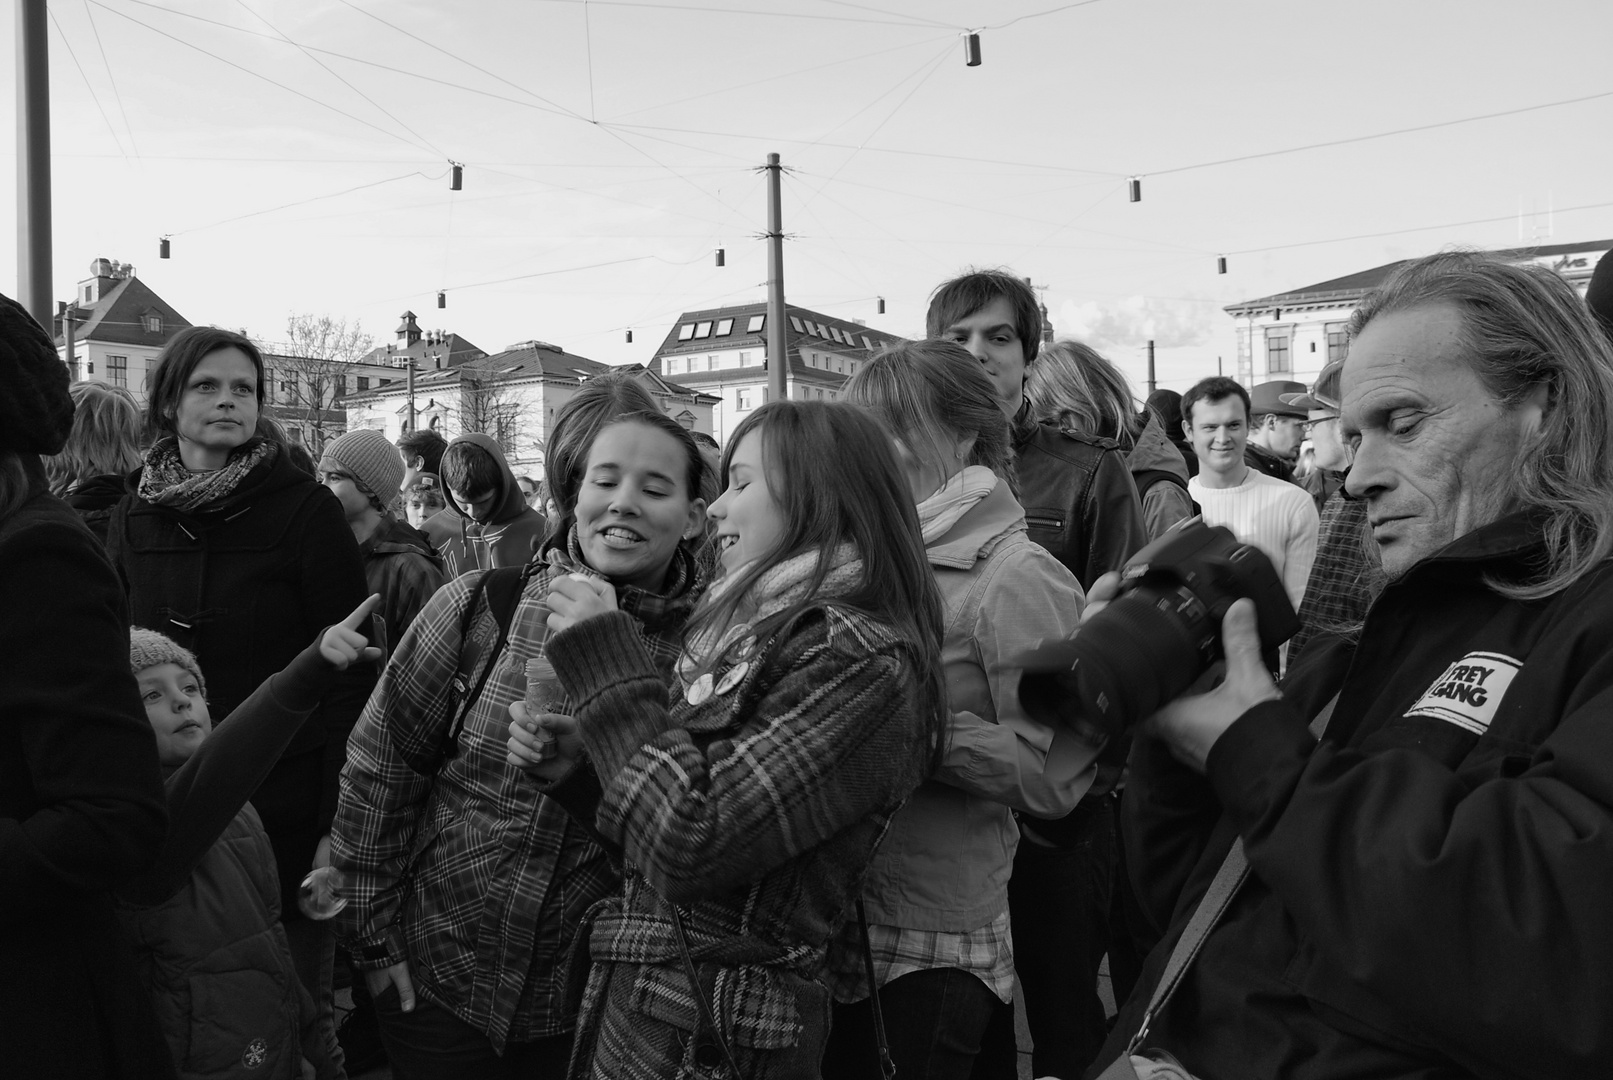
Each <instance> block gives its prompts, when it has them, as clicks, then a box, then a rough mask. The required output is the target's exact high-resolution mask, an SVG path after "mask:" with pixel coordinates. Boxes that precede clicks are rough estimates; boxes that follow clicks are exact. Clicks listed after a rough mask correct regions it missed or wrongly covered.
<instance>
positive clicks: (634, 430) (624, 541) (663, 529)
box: [576, 423, 706, 591]
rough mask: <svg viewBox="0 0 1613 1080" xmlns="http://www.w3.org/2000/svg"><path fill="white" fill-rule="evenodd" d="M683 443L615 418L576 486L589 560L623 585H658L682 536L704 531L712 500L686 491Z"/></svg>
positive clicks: (596, 441)
mask: <svg viewBox="0 0 1613 1080" xmlns="http://www.w3.org/2000/svg"><path fill="white" fill-rule="evenodd" d="M687 461H688V458H687V457H686V456H685V451H684V448H683V446H681V445H680V444H679V443H678V440H676V439H674V438H673V437H672V436H671V435H669V434H668V433H667V432H665V431H661V430H658V429H657V428H653V427H651V426H650V425H648V424H640V423H621V424H611V425H610V426H609V427H607V428H605V429H604V430H602V431H601V432H600V433H599V435H598V436H597V437H596V438H595V439H594V444H593V446H591V447H589V449H588V461H587V464H586V465H585V466H584V467H583V478H582V487H581V488H580V489H579V490H578V492H577V510H576V516H577V539H578V541H579V542H580V543H581V545H582V553H583V559H584V561H586V562H587V563H588V565H589V566H591V567H593V568H594V569H595V570H598V571H599V572H600V573H601V574H604V575H605V576H606V577H608V578H610V579H611V580H612V581H614V582H616V583H618V584H626V585H637V586H639V587H641V588H645V589H649V590H651V591H659V590H660V588H661V586H662V585H663V584H664V583H665V581H666V575H667V570H668V569H669V568H670V567H671V566H672V559H673V556H674V554H675V553H676V551H677V547H678V542H679V541H680V540H684V539H689V538H692V537H694V536H696V535H698V534H699V532H700V529H701V523H702V522H703V521H704V519H705V511H706V504H705V503H704V502H702V501H701V500H700V499H698V498H695V497H693V492H691V491H689V490H688V486H687V483H688V465H687Z"/></svg>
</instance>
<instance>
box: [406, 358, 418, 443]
mask: <svg viewBox="0 0 1613 1080" xmlns="http://www.w3.org/2000/svg"><path fill="white" fill-rule="evenodd" d="M418 422H419V421H418V420H417V419H416V418H415V413H414V357H412V356H411V357H409V426H408V428H407V429H406V430H408V431H413V430H414V429H415V425H416V424H417V423H418Z"/></svg>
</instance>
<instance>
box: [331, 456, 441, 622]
mask: <svg viewBox="0 0 1613 1080" xmlns="http://www.w3.org/2000/svg"><path fill="white" fill-rule="evenodd" d="M403 472H404V470H403V462H402V461H401V460H400V459H399V458H398V452H397V450H396V449H395V448H394V447H393V445H392V444H391V443H390V442H388V441H387V438H386V436H385V435H383V434H381V433H380V432H379V431H375V430H373V429H370V428H359V429H357V430H355V431H349V432H348V433H347V434H346V435H343V436H342V437H341V438H339V439H336V440H335V441H334V442H332V443H330V444H329V445H328V446H326V447H325V456H324V457H323V458H321V459H320V461H319V482H320V483H321V484H324V485H325V486H326V487H328V488H330V490H331V493H332V494H334V495H335V496H336V498H337V500H338V501H340V502H341V504H342V511H343V512H344V513H345V514H346V515H347V524H348V525H349V526H350V527H351V528H352V530H353V538H354V539H356V540H357V541H358V550H359V554H360V555H362V556H363V557H364V578H365V580H366V581H367V582H368V584H369V587H370V592H372V593H380V594H381V607H380V612H379V614H380V615H381V618H382V620H383V621H384V622H385V623H386V640H387V643H388V644H389V645H396V644H397V643H398V642H399V641H401V640H402V639H403V633H404V631H406V630H408V629H409V626H410V624H411V623H413V622H414V617H415V616H416V615H417V614H419V612H420V609H421V608H422V607H424V606H425V603H426V601H427V600H430V599H431V594H432V593H434V592H436V591H437V589H438V588H440V587H441V586H442V583H443V571H442V561H441V560H440V559H439V558H438V557H437V553H436V552H435V551H434V550H433V549H432V546H431V543H430V541H428V540H427V539H426V538H425V537H424V536H422V535H421V534H420V533H419V532H418V531H416V530H415V529H413V528H411V527H410V526H409V525H408V523H407V522H404V521H401V520H399V519H398V518H397V517H395V516H393V514H392V511H391V507H392V505H393V504H394V503H395V502H396V501H397V492H398V485H399V484H401V483H402V482H403Z"/></svg>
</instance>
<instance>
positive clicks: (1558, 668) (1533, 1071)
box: [1099, 514, 1613, 1080]
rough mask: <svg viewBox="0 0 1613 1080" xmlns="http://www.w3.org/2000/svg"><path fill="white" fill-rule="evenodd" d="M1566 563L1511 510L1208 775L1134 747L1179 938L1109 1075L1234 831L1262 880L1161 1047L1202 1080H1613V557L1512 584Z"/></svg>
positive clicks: (1161, 897)
mask: <svg viewBox="0 0 1613 1080" xmlns="http://www.w3.org/2000/svg"><path fill="white" fill-rule="evenodd" d="M1545 544H1546V540H1545V536H1544V533H1543V530H1542V526H1541V523H1540V522H1539V521H1538V520H1536V519H1534V518H1532V517H1530V516H1526V515H1523V514H1515V515H1512V516H1509V517H1507V518H1504V519H1503V520H1501V521H1498V522H1495V523H1493V524H1491V525H1489V526H1486V527H1484V528H1481V529H1478V530H1476V531H1474V532H1472V533H1470V534H1468V535H1466V536H1463V537H1461V538H1459V539H1458V540H1456V541H1455V542H1454V543H1452V544H1450V545H1449V546H1447V547H1446V548H1445V549H1444V550H1442V551H1440V552H1439V553H1438V554H1436V555H1434V556H1432V557H1430V558H1428V559H1426V560H1424V561H1423V562H1421V563H1419V564H1417V565H1416V566H1414V567H1412V569H1411V570H1410V571H1409V572H1408V573H1407V574H1405V575H1404V576H1403V577H1402V578H1401V579H1400V580H1398V581H1396V582H1394V583H1393V584H1391V585H1389V586H1388V587H1387V589H1386V590H1385V591H1384V592H1383V594H1382V595H1381V596H1380V597H1379V598H1378V599H1377V600H1376V601H1375V602H1374V604H1373V606H1372V608H1371V610H1370V611H1369V613H1368V615H1367V618H1366V624H1365V627H1364V629H1363V631H1362V634H1361V637H1360V639H1359V644H1358V645H1355V646H1353V647H1351V646H1348V645H1346V644H1344V643H1343V642H1342V639H1338V638H1319V639H1317V641H1316V642H1315V643H1314V644H1313V645H1312V646H1311V647H1310V648H1308V649H1307V650H1306V653H1305V655H1304V656H1303V657H1302V658H1301V659H1300V661H1299V662H1298V663H1296V664H1295V667H1294V670H1293V671H1292V672H1291V673H1290V675H1289V677H1288V679H1287V680H1286V681H1285V683H1284V686H1283V698H1282V699H1281V700H1277V701H1270V702H1265V703H1263V704H1260V705H1257V706H1256V707H1254V708H1253V709H1250V710H1249V711H1248V712H1247V713H1245V714H1244V715H1243V716H1242V717H1240V718H1239V719H1238V720H1237V721H1236V722H1234V723H1233V725H1232V726H1231V727H1230V728H1228V729H1227V730H1226V732H1225V733H1224V734H1223V735H1222V736H1221V737H1220V739H1219V740H1217V742H1216V743H1215V745H1214V747H1213V748H1212V749H1211V751H1210V754H1209V758H1208V762H1207V772H1206V775H1205V776H1199V775H1197V774H1196V773H1193V772H1191V771H1189V770H1187V769H1186V768H1185V767H1183V766H1181V765H1179V764H1177V763H1176V762H1175V761H1174V759H1172V758H1171V756H1170V754H1169V753H1168V752H1167V751H1166V750H1165V748H1164V746H1163V744H1161V743H1159V742H1157V741H1155V740H1153V739H1148V738H1139V739H1138V740H1137V743H1136V747H1135V750H1134V753H1133V755H1132V772H1131V781H1130V785H1131V786H1130V787H1129V788H1128V792H1127V794H1128V798H1127V799H1126V806H1127V811H1126V814H1127V816H1126V819H1125V821H1124V828H1125V830H1126V850H1127V852H1128V855H1131V853H1135V854H1134V856H1132V858H1131V867H1130V868H1131V873H1132V879H1133V882H1134V884H1135V885H1136V887H1137V889H1138V895H1139V897H1140V898H1141V899H1142V901H1143V903H1144V906H1145V907H1146V908H1147V909H1148V910H1149V913H1150V915H1151V916H1152V917H1153V918H1154V919H1155V920H1157V921H1158V922H1159V924H1160V925H1162V926H1163V925H1165V924H1166V923H1168V924H1169V925H1170V927H1171V929H1170V932H1169V933H1168V934H1167V935H1166V937H1165V939H1164V940H1163V941H1162V942H1161V944H1160V945H1159V947H1158V948H1157V949H1156V950H1155V951H1154V953H1153V955H1152V956H1151V957H1150V958H1149V962H1148V965H1147V968H1146V970H1145V972H1144V975H1143V978H1142V979H1141V980H1140V982H1139V985H1138V988H1137V991H1136V993H1135V994H1134V995H1133V996H1132V999H1131V1000H1130V1002H1129V1003H1128V1004H1127V1006H1126V1008H1125V1010H1124V1014H1123V1016H1122V1017H1121V1020H1120V1022H1119V1024H1117V1026H1116V1034H1115V1035H1114V1036H1113V1037H1112V1038H1111V1041H1110V1044H1109V1046H1107V1047H1106V1048H1105V1050H1104V1055H1103V1057H1101V1058H1100V1060H1099V1064H1100V1065H1102V1064H1105V1063H1107V1062H1108V1061H1110V1060H1112V1059H1113V1058H1114V1056H1115V1055H1116V1054H1118V1053H1119V1051H1120V1048H1121V1047H1123V1046H1124V1045H1125V1040H1127V1039H1129V1038H1130V1036H1131V1035H1132V1033H1133V1032H1134V1031H1136V1030H1137V1027H1138V1025H1139V1021H1140V1014H1141V1012H1142V1009H1143V1006H1144V1005H1145V1004H1146V1002H1147V1000H1148V997H1149V995H1150V993H1151V991H1152V990H1153V986H1154V983H1155V982H1156V981H1157V980H1158V978H1159V975H1160V971H1161V969H1162V967H1163V965H1164V963H1165V958H1166V957H1167V956H1168V955H1169V953H1170V951H1171V948H1172V947H1173V946H1174V945H1175V943H1176V940H1177V938H1178V937H1179V936H1180V934H1181V930H1182V927H1183V925H1184V924H1185V922H1186V920H1187V919H1188V917H1189V916H1190V915H1191V913H1192V912H1193V910H1194V908H1195V907H1196V906H1197V904H1198V901H1199V898H1200V897H1201V896H1202V894H1203V893H1204V891H1205V890H1206V888H1207V887H1208V884H1209V881H1210V879H1211V877H1212V876H1213V875H1214V873H1215V870H1216V868H1217V867H1218V866H1219V865H1220V863H1221V861H1222V859H1223V857H1224V856H1225V854H1226V851H1227V848H1228V846H1229V845H1230V843H1231V841H1232V839H1233V837H1234V835H1238V836H1242V837H1243V842H1244V847H1245V850H1246V852H1247V854H1248V859H1249V865H1250V869H1251V874H1250V877H1249V879H1248V880H1247V881H1246V882H1245V883H1244V885H1243V888H1242V890H1241V892H1240V893H1239V894H1238V896H1237V897H1236V898H1235V899H1234V901H1233V903H1232V906H1231V908H1230V909H1229V911H1228V912H1227V914H1226V915H1225V917H1224V918H1223V921H1222V922H1221V923H1220V924H1219V925H1218V926H1217V927H1216V928H1215V930H1214V931H1213V932H1212V933H1211V934H1210V936H1209V939H1208V940H1207V942H1206V943H1205V945H1204V948H1203V950H1202V952H1200V953H1199V956H1198V958H1197V960H1195V961H1194V963H1193V965H1192V966H1191V967H1190V968H1189V969H1188V972H1187V975H1186V978H1185V979H1184V981H1183V982H1182V984H1181V987H1180V989H1179V990H1178V991H1177V992H1176V995H1175V996H1174V997H1173V998H1172V999H1171V1001H1170V1002H1169V1003H1168V1005H1167V1006H1166V1008H1165V1009H1164V1010H1163V1011H1162V1013H1161V1015H1160V1016H1158V1017H1157V1018H1155V1019H1154V1021H1153V1023H1152V1024H1151V1026H1150V1030H1149V1034H1148V1036H1147V1039H1146V1043H1145V1045H1147V1046H1150V1047H1158V1048H1161V1049H1164V1050H1166V1051H1168V1052H1169V1053H1171V1054H1173V1055H1175V1056H1176V1057H1177V1058H1178V1059H1179V1060H1180V1061H1181V1062H1182V1064H1183V1065H1184V1066H1185V1067H1186V1068H1187V1070H1188V1071H1190V1072H1191V1073H1192V1074H1193V1075H1195V1076H1199V1077H1204V1078H1207V1080H1231V1078H1234V1077H1247V1076H1281V1077H1285V1078H1293V1080H1310V1078H1318V1080H1320V1078H1324V1077H1325V1078H1327V1080H1350V1078H1353V1077H1362V1078H1365V1077H1373V1078H1385V1077H1390V1078H1394V1077H1405V1078H1413V1077H1415V1078H1418V1080H1434V1078H1436V1077H1437V1078H1446V1077H1469V1076H1472V1077H1482V1078H1484V1080H1502V1078H1507V1080H1511V1078H1522V1077H1570V1076H1606V1075H1608V1069H1609V1062H1613V978H1610V977H1609V972H1610V971H1613V917H1610V916H1609V899H1608V898H1609V897H1610V896H1613V560H1609V561H1608V562H1607V563H1604V564H1602V565H1601V566H1599V567H1598V568H1596V569H1595V570H1594V571H1593V572H1592V573H1590V574H1589V575H1588V576H1586V577H1584V578H1582V579H1581V580H1580V581H1578V582H1577V583H1576V584H1575V585H1574V586H1573V587H1572V588H1570V589H1567V590H1565V591H1563V592H1561V593H1559V594H1557V595H1555V596H1551V597H1547V598H1545V599H1542V600H1532V601H1520V600H1513V599H1509V598H1507V597H1505V596H1503V595H1501V594H1500V593H1498V592H1497V591H1495V589H1493V588H1492V587H1490V585H1489V584H1488V582H1489V581H1491V580H1501V581H1513V582H1526V581H1528V580H1531V578H1532V576H1533V575H1536V574H1538V573H1539V568H1540V566H1541V565H1542V559H1543V557H1544V555H1545ZM1324 646H1325V647H1324ZM1335 691H1337V692H1338V695H1339V696H1338V703H1337V707H1336V708H1335V710H1334V712H1333V714H1332V718H1331V721H1330V722H1329V725H1328V727H1327V729H1326V732H1325V734H1324V736H1323V738H1322V740H1321V742H1320V743H1317V742H1316V741H1315V740H1314V739H1313V738H1312V737H1311V735H1310V733H1309V731H1308V729H1307V726H1306V722H1307V720H1308V719H1309V718H1310V717H1312V716H1314V715H1315V714H1316V713H1317V712H1319V711H1320V710H1321V709H1322V707H1323V705H1324V704H1325V703H1326V702H1327V701H1328V700H1329V699H1330V698H1331V697H1332V696H1333V695H1334V693H1335ZM1133 794H1135V795H1136V797H1135V798H1132V797H1131V796H1132V795H1133ZM1218 811H1219V812H1218Z"/></svg>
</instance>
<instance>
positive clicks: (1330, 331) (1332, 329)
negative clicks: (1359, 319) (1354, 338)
mask: <svg viewBox="0 0 1613 1080" xmlns="http://www.w3.org/2000/svg"><path fill="white" fill-rule="evenodd" d="M1344 327H1345V324H1344V323H1341V322H1330V323H1328V324H1327V327H1326V331H1327V359H1328V361H1329V362H1330V363H1331V362H1332V361H1334V360H1343V359H1344V354H1345V352H1347V351H1348V350H1349V348H1350V336H1349V335H1348V334H1346V333H1345V332H1344Z"/></svg>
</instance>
